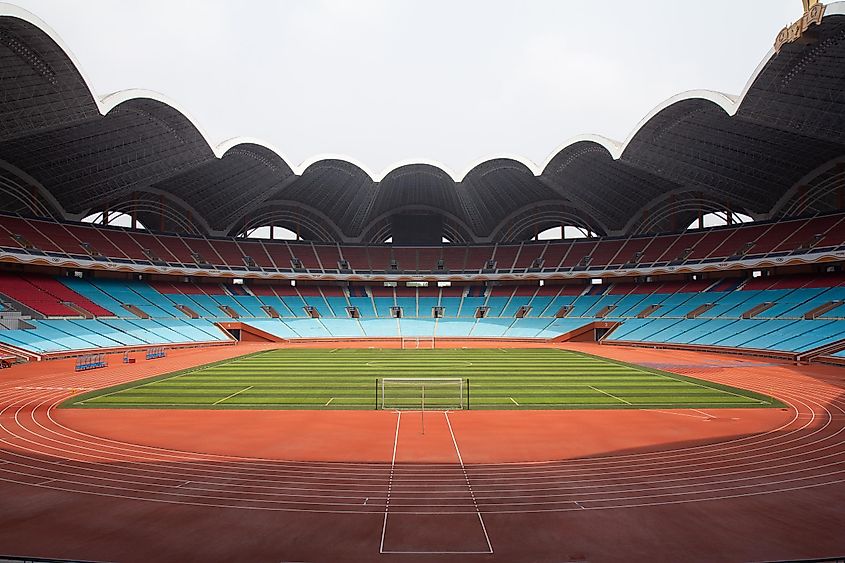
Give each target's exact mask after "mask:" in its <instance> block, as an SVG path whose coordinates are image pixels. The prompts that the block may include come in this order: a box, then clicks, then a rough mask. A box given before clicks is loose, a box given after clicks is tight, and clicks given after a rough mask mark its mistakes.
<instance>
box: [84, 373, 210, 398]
mask: <svg viewBox="0 0 845 563" xmlns="http://www.w3.org/2000/svg"><path fill="white" fill-rule="evenodd" d="M196 371H197V370H191V371H189V372H188V373H180V374H178V375H173V376H171V377H165V378H164V379H156V380H155V381H147V382H146V383H139V384H138V385H135V386H133V387H127V388H126V389H118V390H117V391H112V392H111V393H105V394H103V395H97V396H96V397H92V399H99V398H101V397H109V396H111V395H115V394H117V393H122V392H124V391H131V390H132V389H137V388H138V387H143V386H145V385H152V384H153V383H161V382H162V381H170V380H171V379H176V378H177V377H184V376H186V375H191V374H192V373H194V372H196ZM153 377H155V376H153ZM73 404H74V405H83V404H85V401H78V402H75V403H73Z"/></svg>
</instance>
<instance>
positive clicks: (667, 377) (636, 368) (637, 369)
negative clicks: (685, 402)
mask: <svg viewBox="0 0 845 563" xmlns="http://www.w3.org/2000/svg"><path fill="white" fill-rule="evenodd" d="M631 367H632V368H633V369H634V370H635V371H639V372H642V373H646V374H649V375H657V376H659V377H662V378H664V379H671V380H673V381H680V382H682V383H689V384H690V385H696V386H698V387H703V388H705V389H710V390H711V391H718V392H720V393H727V394H728V395H733V396H735V397H740V398H742V399H745V400H746V401H750V402H754V403H759V404H761V405H768V404H771V403H770V402H769V401H761V400H760V399H754V398H753V397H747V396H746V395H740V394H739V393H734V392H733V391H728V390H727V389H719V388H717V387H710V386H709V385H702V384H701V383H696V382H695V381H687V380H685V379H678V378H677V377H670V376H668V375H663V374H662V373H655V372H653V371H648V370H644V369H642V368H639V367H637V366H635V365H634V364H631ZM678 375H680V374H678Z"/></svg>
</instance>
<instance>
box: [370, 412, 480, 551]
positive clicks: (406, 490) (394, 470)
mask: <svg viewBox="0 0 845 563" xmlns="http://www.w3.org/2000/svg"><path fill="white" fill-rule="evenodd" d="M432 414H437V415H439V413H435V412H433V413H432ZM400 418H401V412H399V413H398V414H397V419H396V434H395V436H394V442H393V459H392V462H391V467H390V477H389V479H388V490H387V499H386V502H385V509H384V522H383V525H382V530H381V546H380V548H379V553H385V554H399V555H489V554H492V553H493V546H492V544H491V542H490V536H489V534H488V532H487V526H486V525H485V523H484V517H483V516H482V514H481V510H480V509H479V507H478V501H477V499H476V496H475V492H474V491H473V488H472V483H471V482H470V478H469V474H468V473H467V469H466V466H465V465H464V461H463V456H462V455H461V450H460V448H459V447H458V441H457V439H456V438H455V432H454V429H453V428H452V422H451V420H450V419H449V413H448V412H443V419H442V422H440V424H439V425H437V423H434V424H432V423H429V424H427V425H426V434H425V435H423V434H421V433H419V431H418V430H417V428H416V427H415V425H413V424H412V425H411V427H410V428H411V430H407V428H408V426H407V424H406V426H405V427H403V432H404V433H405V438H404V442H406V443H405V445H404V446H403V447H404V449H406V450H407V452H408V453H406V454H405V455H406V457H410V458H412V459H413V458H415V457H416V456H419V457H421V458H425V456H426V455H430V454H431V453H432V452H434V451H438V453H440V454H441V455H442V454H445V453H446V452H448V451H449V450H451V451H452V452H454V454H453V455H454V456H455V459H456V462H452V464H453V465H454V468H453V469H448V468H447V469H443V470H442V472H441V473H440V477H439V479H438V484H435V485H434V486H435V487H436V486H438V485H439V486H441V487H447V488H449V489H450V490H451V491H452V493H453V494H454V493H455V492H457V491H460V490H462V489H464V488H465V492H463V493H460V494H457V495H454V496H451V497H450V498H451V501H452V502H454V504H450V505H448V506H443V507H441V508H440V509H439V510H437V511H435V512H433V511H430V508H429V510H423V511H422V512H420V509H425V508H426V505H425V503H426V502H430V501H431V499H430V498H429V495H420V493H419V491H420V489H419V486H420V484H419V482H418V477H414V475H418V473H417V472H418V471H419V468H418V467H409V465H410V463H408V462H407V461H406V462H405V463H404V464H402V463H400V464H398V465H397V463H396V459H397V451H398V450H400V448H399V442H400V429H399V421H400ZM438 418H439V416H438V417H437V418H435V420H437V419H438ZM444 423H445V424H444ZM444 446H445V447H444ZM446 447H448V448H449V449H448V450H447V449H446ZM437 448H440V450H437ZM412 463H415V464H420V463H422V462H417V461H412ZM437 465H438V466H440V467H441V468H442V467H443V465H444V464H443V462H442V461H439V462H438V463H437ZM445 465H446V466H447V467H448V465H449V464H448V463H447V464H445ZM403 473H404V476H403ZM444 474H445V475H447V479H448V475H449V474H451V475H452V480H451V481H449V484H445V485H444V481H443V476H444ZM403 479H404V481H405V482H404V483H403ZM458 483H460V485H459V484H458ZM415 491H416V492H415ZM436 497H437V495H436V494H435V495H434V498H436ZM439 502H443V499H440V500H439ZM431 508H433V507H431ZM444 509H445V510H444ZM388 524H389V527H390V530H391V532H390V533H389V534H388ZM476 526H477V527H476ZM473 527H475V530H478V531H480V533H477V532H476V533H475V534H477V535H475V534H474V533H473V532H472V529H473ZM474 535H475V537H473V536H474ZM473 544H475V545H473Z"/></svg>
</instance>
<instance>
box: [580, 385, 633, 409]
mask: <svg viewBox="0 0 845 563" xmlns="http://www.w3.org/2000/svg"><path fill="white" fill-rule="evenodd" d="M587 387H589V388H590V389H592V390H593V391H598V392H599V393H604V394H605V395H607V396H608V397H610V398H611V399H616V400H617V401H622V402H623V403H625V404H626V405H630V404H631V403H629V402H628V401H626V400H625V399H622V398H620V397H617V396H616V395H611V394H610V393H608V392H607V391H602V390H601V389H599V388H598V387H593V386H592V385H587Z"/></svg>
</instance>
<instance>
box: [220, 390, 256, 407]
mask: <svg viewBox="0 0 845 563" xmlns="http://www.w3.org/2000/svg"><path fill="white" fill-rule="evenodd" d="M253 387H255V385H250V386H249V387H244V388H243V389H241V390H240V391H236V392H234V393H232V394H231V395H229V396H228V397H223V398H222V399H220V400H219V401H215V402H214V403H212V405H219V404H220V403H222V402H223V401H226V400H228V399H231V398H232V397H235V396H237V395H240V394H241V393H243V392H245V391H249V390H250V389H252V388H253Z"/></svg>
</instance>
